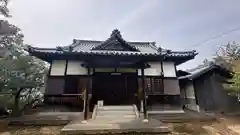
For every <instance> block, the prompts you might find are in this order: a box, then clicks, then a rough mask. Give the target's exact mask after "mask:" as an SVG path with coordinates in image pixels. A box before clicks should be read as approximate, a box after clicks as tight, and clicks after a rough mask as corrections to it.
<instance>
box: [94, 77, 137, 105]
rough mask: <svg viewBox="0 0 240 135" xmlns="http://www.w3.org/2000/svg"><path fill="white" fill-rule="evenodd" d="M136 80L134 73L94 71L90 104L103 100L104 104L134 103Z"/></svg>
mask: <svg viewBox="0 0 240 135" xmlns="http://www.w3.org/2000/svg"><path fill="white" fill-rule="evenodd" d="M137 88H138V81H137V75H136V73H121V74H120V73H117V74H111V73H95V74H94V76H93V83H92V104H97V101H98V100H103V101H104V105H127V104H134V103H135V96H134V94H135V93H136V92H137Z"/></svg>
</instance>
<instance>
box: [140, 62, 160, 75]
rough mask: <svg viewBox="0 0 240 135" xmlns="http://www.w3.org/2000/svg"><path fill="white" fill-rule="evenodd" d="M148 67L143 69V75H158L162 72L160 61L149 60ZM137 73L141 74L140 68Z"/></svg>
mask: <svg viewBox="0 0 240 135" xmlns="http://www.w3.org/2000/svg"><path fill="white" fill-rule="evenodd" d="M148 64H149V65H150V68H146V69H144V75H147V76H160V75H161V73H162V70H161V63H160V62H149V63H148ZM138 75H141V69H139V70H138Z"/></svg>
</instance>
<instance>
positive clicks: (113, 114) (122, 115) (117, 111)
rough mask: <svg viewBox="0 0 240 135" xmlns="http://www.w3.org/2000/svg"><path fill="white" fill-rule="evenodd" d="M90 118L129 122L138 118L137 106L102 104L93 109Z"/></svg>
mask: <svg viewBox="0 0 240 135" xmlns="http://www.w3.org/2000/svg"><path fill="white" fill-rule="evenodd" d="M94 110H95V111H96V112H93V114H95V116H94V115H93V117H92V119H94V120H95V121H105V122H129V121H131V120H135V119H137V118H138V116H139V114H138V111H137V108H136V107H135V106H134V105H133V106H103V107H98V108H96V109H94Z"/></svg>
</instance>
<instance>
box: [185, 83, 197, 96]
mask: <svg viewBox="0 0 240 135" xmlns="http://www.w3.org/2000/svg"><path fill="white" fill-rule="evenodd" d="M185 91H186V96H187V98H191V99H195V92H194V88H193V84H192V83H190V84H188V85H187V86H186V87H185Z"/></svg>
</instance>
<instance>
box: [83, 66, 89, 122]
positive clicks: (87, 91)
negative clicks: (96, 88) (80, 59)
mask: <svg viewBox="0 0 240 135" xmlns="http://www.w3.org/2000/svg"><path fill="white" fill-rule="evenodd" d="M87 77H88V81H87V85H86V92H85V99H84V100H85V102H84V104H85V105H84V120H87V117H88V95H89V89H90V87H89V85H90V68H88V74H87Z"/></svg>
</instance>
